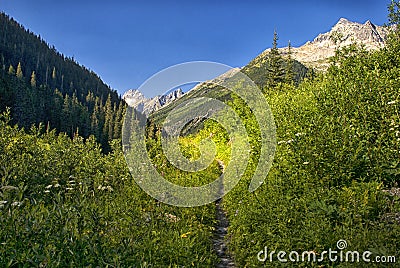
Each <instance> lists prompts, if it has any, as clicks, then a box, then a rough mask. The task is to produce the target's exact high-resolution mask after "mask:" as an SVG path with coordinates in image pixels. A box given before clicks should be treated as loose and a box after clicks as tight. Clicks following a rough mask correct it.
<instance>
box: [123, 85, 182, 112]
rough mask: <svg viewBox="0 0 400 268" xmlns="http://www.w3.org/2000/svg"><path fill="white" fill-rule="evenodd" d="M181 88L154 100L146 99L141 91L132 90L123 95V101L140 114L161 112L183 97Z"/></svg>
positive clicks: (158, 96)
mask: <svg viewBox="0 0 400 268" xmlns="http://www.w3.org/2000/svg"><path fill="white" fill-rule="evenodd" d="M183 94H184V93H183V91H182V89H181V88H178V89H177V90H174V91H172V92H170V93H168V94H164V95H157V96H155V97H153V98H146V97H145V96H144V95H143V94H142V93H141V92H140V91H139V90H137V89H130V90H128V91H126V92H125V93H124V94H123V95H122V99H123V100H124V101H125V102H126V103H127V104H128V105H129V106H130V107H134V108H135V109H136V110H137V111H138V112H141V113H144V114H146V115H149V114H151V113H152V112H155V111H157V110H159V109H160V108H161V107H163V106H166V105H168V104H169V103H171V102H173V101H175V100H176V99H178V98H180V97H181V96H182V95H183Z"/></svg>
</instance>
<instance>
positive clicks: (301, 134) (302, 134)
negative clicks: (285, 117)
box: [294, 132, 306, 137]
mask: <svg viewBox="0 0 400 268" xmlns="http://www.w3.org/2000/svg"><path fill="white" fill-rule="evenodd" d="M294 135H295V136H296V137H300V136H304V135H306V133H303V132H299V133H296V134H294Z"/></svg>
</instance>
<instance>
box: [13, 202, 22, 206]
mask: <svg viewBox="0 0 400 268" xmlns="http://www.w3.org/2000/svg"><path fill="white" fill-rule="evenodd" d="M21 204H22V202H18V201H15V202H13V203H12V204H11V206H13V207H19V206H21Z"/></svg>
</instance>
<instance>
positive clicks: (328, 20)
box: [0, 0, 389, 96]
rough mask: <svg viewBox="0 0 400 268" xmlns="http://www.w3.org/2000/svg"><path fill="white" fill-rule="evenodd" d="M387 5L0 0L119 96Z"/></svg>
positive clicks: (380, 13) (376, 16) (376, 14)
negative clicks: (170, 72)
mask: <svg viewBox="0 0 400 268" xmlns="http://www.w3.org/2000/svg"><path fill="white" fill-rule="evenodd" d="M388 4H389V0H374V1H372V0H363V1H358V0H355V1H353V0H338V1H335V0H330V1H323V0H305V1H300V0H298V1H292V0H286V1H267V0H265V1H261V0H256V1H251V0H249V1H245V0H231V1H218V0H214V1H211V0H204V1H200V0H199V1H190V0H186V1H184V0H177V1H167V0H165V1H161V0H160V1H153V0H146V1H135V0H131V1H128V0H124V1H118V0H115V1H104V0H80V1H78V0H70V1H63V0H51V1H50V0H34V1H33V0H0V10H2V11H5V12H6V13H7V14H9V15H10V16H12V17H13V18H14V19H16V20H17V21H18V22H20V23H21V24H23V25H24V26H25V27H26V28H28V29H30V30H31V31H33V32H34V33H36V34H40V35H41V36H42V38H44V39H45V40H46V41H47V42H48V43H49V44H50V45H54V46H55V47H56V48H57V50H58V51H60V52H61V53H63V54H64V55H66V56H70V57H71V56H73V57H74V58H75V59H76V60H77V61H78V62H79V63H80V64H83V65H85V66H86V67H87V68H89V69H91V70H93V71H94V72H96V73H97V74H98V75H100V77H101V78H102V79H103V81H104V82H106V83H107V84H109V85H110V86H111V87H112V88H114V89H116V90H118V92H119V93H121V94H122V93H123V92H125V91H126V90H127V89H131V88H138V87H139V86H140V85H141V84H142V83H143V82H144V81H145V80H146V79H147V78H149V77H150V76H151V75H153V74H154V73H156V72H158V71H160V70H162V69H164V68H166V67H169V66H171V65H174V64H178V63H182V62H186V61H193V60H203V61H216V62H220V63H224V64H227V65H230V66H233V67H240V66H243V65H245V64H246V63H248V62H249V61H250V60H251V59H253V58H254V57H255V56H257V55H258V54H259V53H260V52H262V51H263V50H264V49H266V48H268V47H271V42H272V37H273V31H274V29H276V30H277V32H278V35H279V46H286V44H287V42H288V40H291V42H292V45H293V46H300V45H302V44H304V43H305V42H306V41H307V40H312V39H314V38H315V37H316V35H317V34H318V33H320V32H326V31H329V30H330V28H331V27H332V26H333V25H334V24H335V23H336V22H337V21H338V20H339V18H340V17H345V18H347V19H349V20H351V21H356V22H362V23H363V22H365V21H366V20H368V19H369V20H371V21H372V22H373V23H375V24H378V25H382V24H384V23H386V22H387V5H388ZM144 93H145V95H147V96H151V95H153V94H152V92H144Z"/></svg>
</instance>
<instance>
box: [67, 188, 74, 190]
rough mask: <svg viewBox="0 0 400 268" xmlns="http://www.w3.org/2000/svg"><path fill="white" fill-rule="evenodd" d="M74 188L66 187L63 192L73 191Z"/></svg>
mask: <svg viewBox="0 0 400 268" xmlns="http://www.w3.org/2000/svg"><path fill="white" fill-rule="evenodd" d="M73 189H74V188H71V187H67V188H65V190H73Z"/></svg>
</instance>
